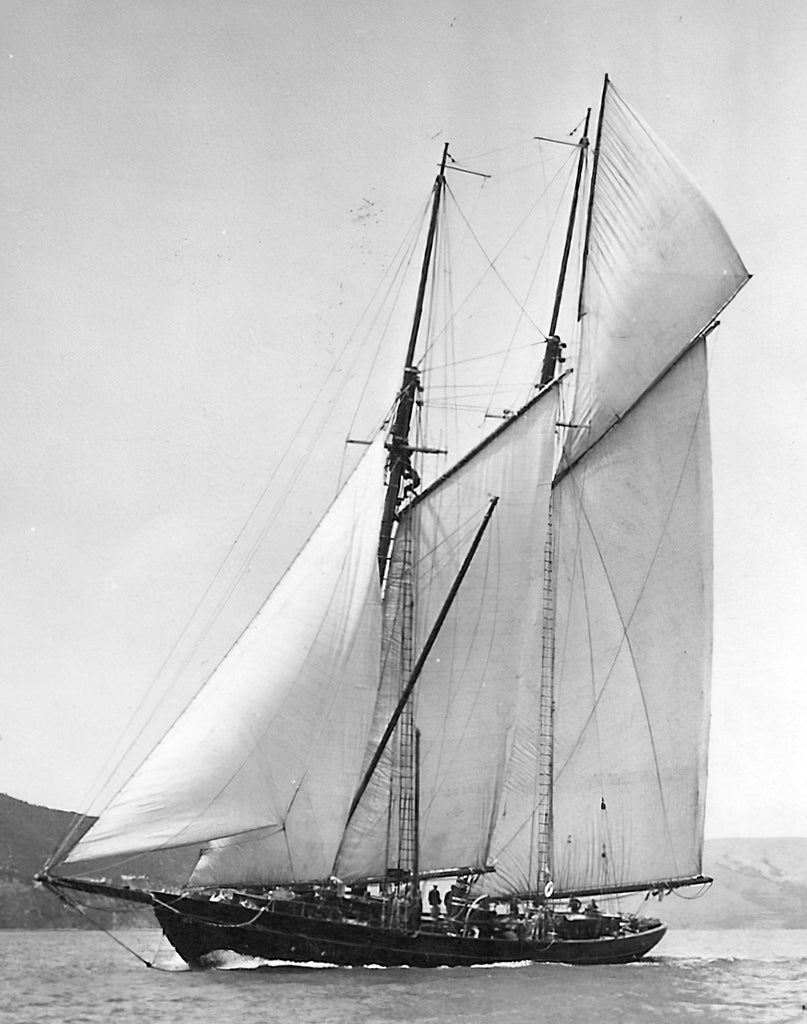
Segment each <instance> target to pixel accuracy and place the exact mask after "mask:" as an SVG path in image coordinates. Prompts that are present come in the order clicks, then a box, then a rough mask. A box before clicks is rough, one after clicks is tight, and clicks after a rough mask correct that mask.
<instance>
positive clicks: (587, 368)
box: [40, 78, 749, 966]
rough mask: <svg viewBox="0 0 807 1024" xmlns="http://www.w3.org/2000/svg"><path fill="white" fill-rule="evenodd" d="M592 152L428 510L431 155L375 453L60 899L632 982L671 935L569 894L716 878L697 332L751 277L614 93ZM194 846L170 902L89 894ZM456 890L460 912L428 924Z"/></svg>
mask: <svg viewBox="0 0 807 1024" xmlns="http://www.w3.org/2000/svg"><path fill="white" fill-rule="evenodd" d="M587 129H588V118H586V126H585V128H584V130H583V134H582V137H581V138H580V140H579V141H578V142H577V143H576V146H577V149H578V160H577V165H576V180H575V187H574V197H573V201H572V210H571V215H570V218H569V224H568V229H567V234H566V240H565V246H564V250H563V257H562V261H561V273H560V280H559V283H558V288H557V293H556V296H555V301H554V306H553V311H552V316H551V321H550V326H549V330H548V332H547V333H546V336H545V343H546V344H545V350H544V352H545V355H544V359H543V364H542V366H541V368H540V376H539V384H538V385H537V386H536V387H537V390H536V392H535V395H534V397H533V398H532V399H531V400H530V401H528V402H527V403H526V404H525V405H523V406H522V407H521V408H520V409H518V410H517V411H515V412H508V413H507V414H506V416H505V417H504V418H503V420H502V422H501V424H500V425H499V426H498V427H497V428H496V429H495V430H494V431H493V432H492V433H491V434H490V435H489V436H488V437H486V438H485V439H484V440H483V441H482V442H481V443H479V444H478V445H477V446H476V447H475V448H473V449H472V451H471V452H470V453H469V454H467V455H466V456H465V457H463V458H462V459H461V460H460V461H459V462H457V463H456V464H455V465H454V466H452V467H451V468H450V469H449V470H448V471H446V472H445V473H443V474H442V475H441V476H440V477H439V478H438V479H436V480H435V481H434V482H432V483H431V484H430V485H429V486H427V487H421V484H420V477H419V474H418V473H417V472H416V470H415V467H414V465H413V456H414V454H415V453H416V451H417V449H418V446H417V445H416V444H415V442H414V441H413V440H412V437H411V427H412V419H413V415H414V412H415V409H416V405H417V403H418V401H419V394H420V390H421V388H422V381H421V371H420V369H419V363H418V345H419V341H420V324H421V318H422V314H423V310H424V304H425V303H426V300H427V293H428V289H429V286H430V281H431V279H432V275H433V256H434V252H435V247H436V241H437V238H438V230H439V227H438V226H439V223H440V209H441V202H442V200H443V196H444V192H445V189H446V174H447V169H450V165H448V164H447V161H448V160H449V159H450V157H449V154H448V147H447V146H446V147H445V148H444V151H443V158H442V164H441V167H440V170H439V173H438V175H437V178H436V181H435V185H434V190H433V196H432V206H431V216H430V221H429V226H428V234H427V240H426V246H425V255H424V259H423V263H422V269H421V274H420V280H419V284H418V291H417V297H416V302H415V315H414V319H413V323H412V327H411V333H410V337H409V344H408V349H407V352H406V357H405V361H404V371H403V380H402V383H401V386H400V390H399V392H398V396H397V401H396V404H395V407H394V412H393V414H392V415H391V417H390V419H389V421H388V424H387V429H386V430H385V431H384V432H382V433H381V434H380V435H379V436H378V437H377V438H376V439H375V440H374V441H373V443H372V444H370V445H369V446H368V447H367V450H366V452H365V454H364V456H363V458H362V460H361V462H360V463H359V465H358V467H357V468H356V470H355V471H354V473H353V474H352V476H351V477H350V478H349V480H348V481H347V483H346V484H345V486H344V487H343V488H342V490H341V491H340V493H339V494H338V496H337V497H336V499H335V501H334V502H333V504H332V505H331V507H330V508H329V510H328V511H327V513H326V514H325V516H324V517H323V519H322V520H321V522H320V523H319V525H318V526H317V528H316V529H315V531H314V533H313V534H312V536H311V537H310V539H309V540H308V542H307V544H306V545H305V547H304V548H303V550H302V551H301V552H300V554H299V555H298V557H297V558H296V560H295V561H294V562H293V563H292V565H291V567H290V568H289V569H288V571H287V572H286V574H285V576H284V577H283V578H282V580H281V581H280V583H279V584H278V585H277V586H276V587H275V589H274V590H273V591H272V593H271V594H270V596H269V597H268V599H267V600H266V602H265V604H264V605H263V607H262V608H261V609H260V611H259V612H258V614H257V615H256V617H255V618H254V619H253V620H252V622H251V623H250V624H249V625H248V626H247V628H246V629H245V631H244V632H243V634H242V635H241V637H240V639H239V640H238V641H237V643H236V644H235V645H234V646H233V647H232V649H231V650H230V652H229V653H228V654H227V656H226V657H225V658H224V659H223V660H222V662H221V663H220V664H219V666H218V667H217V668H216V670H215V671H214V672H213V674H212V675H211V676H210V677H209V679H208V680H207V682H206V683H205V685H204V686H203V687H202V689H201V690H200V691H199V693H198V694H197V695H196V697H195V698H194V700H193V701H192V702H191V703H190V704H189V706H188V707H187V709H186V711H185V713H184V714H183V715H182V716H181V717H180V718H179V719H178V720H177V721H176V722H175V724H174V725H173V726H172V727H171V728H170V729H169V730H168V732H167V733H166V734H165V736H164V737H163V739H162V740H161V741H160V743H159V744H158V745H157V746H156V747H155V749H154V750H153V751H152V752H151V754H150V755H149V756H148V757H147V758H146V759H145V761H144V762H143V763H142V765H141V766H140V767H139V768H138V769H137V770H136V771H135V772H134V774H133V775H132V776H131V778H130V779H129V780H128V782H126V783H125V785H124V786H123V787H122V788H121V789H120V791H119V792H118V794H117V795H116V796H115V797H114V798H113V799H112V801H111V802H110V803H109V805H108V806H107V808H106V809H105V810H104V811H103V813H102V814H101V816H100V817H99V819H98V820H97V821H96V822H95V823H94V824H93V825H92V826H91V827H90V828H89V830H87V831H86V832H85V833H84V835H83V836H82V837H81V838H80V839H78V840H77V841H75V840H74V841H73V845H72V846H68V847H67V848H66V849H62V850H60V851H59V852H58V854H57V855H55V856H54V857H53V858H52V859H51V862H49V864H48V865H47V866H46V868H45V870H44V872H43V874H42V875H41V876H40V878H41V880H42V881H44V882H45V884H46V885H47V886H49V887H50V888H52V889H53V890H54V891H56V892H57V893H62V894H65V893H80V892H88V893H95V894H101V895H109V896H116V897H119V898H123V899H130V900H137V901H139V902H143V903H147V904H148V905H150V906H151V907H152V908H153V910H154V913H155V915H156V917H157V919H158V921H159V923H160V925H161V927H162V928H163V930H164V932H165V934H166V935H167V937H168V938H169V940H170V941H171V943H172V944H173V945H174V947H175V948H176V949H177V951H178V952H179V953H180V955H181V956H182V957H183V958H184V959H186V960H187V961H189V962H198V961H204V959H205V958H206V957H208V956H209V955H210V954H213V953H214V952H215V951H217V950H221V949H225V950H234V951H236V952H239V953H243V954H248V955H252V956H259V957H263V958H267V959H271V960H278V959H280V960H287V961H292V962H308V961H315V962H327V963H336V964H384V965H399V964H408V965H412V966H436V965H458V964H473V963H495V962H499V961H514V960H526V959H529V960H544V961H563V962H570V963H580V964H586V963H619V962H627V961H631V960H635V959H638V958H639V957H641V956H643V955H644V954H645V953H647V952H648V951H649V950H650V949H651V948H652V947H653V946H654V945H655V944H656V943H657V942H658V941H659V940H660V939H661V938H662V936H663V934H664V931H665V929H664V926H663V925H662V924H661V923H660V922H659V921H657V920H656V919H654V918H646V917H640V916H636V915H626V914H622V913H620V912H608V913H604V912H602V911H600V909H599V907H598V906H597V905H596V904H595V903H594V901H592V903H591V904H590V905H589V907H588V909H587V910H586V911H584V910H583V907H582V901H583V900H584V899H587V898H589V897H592V896H599V897H606V898H607V897H611V896H616V895H619V894H624V893H631V892H642V891H647V892H657V891H660V890H668V889H672V888H676V887H679V886H687V885H699V884H703V883H704V882H706V881H708V880H707V879H704V877H703V875H702V873H701V855H702V844H703V839H702V837H703V819H704V804H705V784H706V757H707V745H708V708H709V673H710V656H711V611H712V609H711V602H712V596H711V474H710V447H709V423H708V403H707V365H706V338H707V336H708V334H709V333H710V332H711V330H712V329H713V328H714V326H715V325H716V317H717V316H718V315H719V314H720V312H721V310H722V309H723V308H724V307H725V306H726V305H727V304H728V303H729V302H730V301H731V299H732V298H733V297H734V296H735V295H736V294H737V292H738V291H739V290H740V288H741V287H742V286H743V285H744V284H745V282H746V281H747V280H748V277H749V275H748V273H747V272H746V270H745V267H744V266H743V264H742V262H741V260H740V258H739V256H738V255H737V253H736V251H735V250H734V248H733V246H732V244H731V242H730V240H729V238H728V236H727V234H726V232H725V230H724V229H723V227H722V225H721V224H720V222H719V220H718V219H717V217H716V215H715V213H714V212H713V211H712V209H711V207H710V206H709V205H708V204H707V203H706V201H705V200H704V198H703V197H702V196H701V194H700V193H699V192H698V190H697V189H696V187H695V186H694V184H693V183H692V182H691V180H690V179H689V178H688V176H687V175H686V173H685V172H684V171H683V170H682V169H681V167H680V166H679V165H678V163H677V162H676V161H675V159H674V158H673V157H672V156H671V155H670V154H669V153H668V151H667V150H666V149H665V148H664V147H663V146H662V144H661V143H660V142H659V141H658V140H657V139H656V137H655V136H654V135H653V133H652V132H651V131H650V130H649V129H648V128H647V126H646V125H645V124H644V123H643V122H642V121H641V120H640V119H639V118H638V117H637V115H636V114H635V113H634V112H633V111H632V110H631V108H630V107H629V106H628V105H627V104H626V103H625V101H624V100H623V99H622V97H621V96H620V95H619V93H618V92H617V91H616V90H615V89H614V87H613V85H612V84H611V82H610V81H609V80H608V79H607V78H606V80H605V86H604V89H603V95H602V102H601V109H600V113H599V120H598V125H597V129H596V139H595V146H594V155H593V160H592V161H591V162H589V142H588V138H587V134H588V130H587ZM586 194H587V197H588V201H587V203H584V202H581V198H582V197H583V196H585V195H586ZM584 207H585V211H583V208H584ZM581 212H585V214H586V216H585V228H584V234H583V236H582V238H583V260H582V270H581V275H580V277H581V280H580V286H579V298H578V301H579V308H578V315H577V329H576V331H575V334H574V337H569V338H568V340H567V342H562V341H561V338H560V336H559V334H558V333H557V332H558V318H559V311H560V306H561V300H562V297H563V295H564V292H565V291H566V290H568V284H567V278H568V275H567V271H568V264H569V259H570V251H571V243H572V238H573V236H574V235H575V233H576V232H578V231H579V228H578V226H577V225H578V219H579V218H578V214H579V213H581ZM567 344H568V349H567ZM566 353H568V354H566ZM562 364H563V366H564V367H565V366H566V365H568V369H564V370H563V372H560V371H561V369H562ZM189 766H192V769H193V770H192V771H189ZM193 845H195V846H196V847H197V848H199V849H200V852H199V854H198V857H197V859H196V863H195V866H194V868H193V871H192V873H191V875H190V878H189V879H188V881H187V884H186V885H185V886H183V887H182V888H180V889H176V890H171V891H168V890H162V889H159V890H158V889H153V890H148V891H138V890H130V889H125V888H121V887H120V886H114V885H111V884H108V883H106V882H98V881H94V880H91V879H88V877H87V875H88V874H90V873H91V872H92V869H93V865H98V864H101V863H103V862H104V861H109V860H110V859H111V858H115V857H124V856H129V855H133V854H138V853H143V852H148V851H163V850H171V849H174V848H181V847H189V846H193ZM73 865H77V866H78V867H79V868H80V874H79V875H78V876H73V875H70V874H69V872H70V871H71V870H73ZM65 871H67V872H68V873H65ZM57 872H58V873H57ZM439 878H443V879H453V882H452V884H451V889H450V896H449V897H448V901H447V903H446V909H445V911H443V910H442V909H441V908H438V907H437V906H436V905H434V909H433V913H432V916H430V917H427V916H425V915H424V914H423V911H422V886H423V885H424V882H425V881H426V880H432V879H439Z"/></svg>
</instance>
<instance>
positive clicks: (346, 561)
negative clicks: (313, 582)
mask: <svg viewBox="0 0 807 1024" xmlns="http://www.w3.org/2000/svg"><path fill="white" fill-rule="evenodd" d="M351 554H352V552H351V550H350V548H349V547H348V548H347V549H346V550H345V552H344V554H343V556H342V570H341V571H340V576H339V578H340V580H341V576H342V573H343V572H344V570H345V567H346V566H347V567H349V566H350V562H351ZM337 582H338V581H337ZM324 628H325V623H324V621H323V622H320V624H319V626H318V627H317V631H316V633H315V635H314V639H313V641H312V644H311V646H312V647H313V646H314V645H315V644H316V642H317V640H318V639H319V637H320V634H321V633H322V630H323V629H324ZM242 635H243V633H242ZM239 639H240V637H239ZM237 643H238V640H236V641H235V644H237ZM235 644H233V646H232V647H231V648H230V650H232V649H233V647H235ZM228 653H229V652H228ZM225 657H226V655H225ZM222 660H223V659H222ZM203 689H204V687H202V688H201V689H200V690H199V694H201V692H202V690H203ZM338 691H339V688H338V686H333V687H330V688H329V690H328V692H329V693H330V700H329V701H328V702H327V704H326V712H325V713H324V714H322V715H320V716H319V722H320V728H319V730H318V731H317V732H316V734H315V735H314V736H311V735H309V737H308V738H309V739H310V740H311V745H312V746H313V745H315V744H316V742H317V741H318V740H319V739H320V738H321V736H322V733H323V732H324V731H325V729H326V726H328V725H329V717H330V712H331V710H332V709H333V706H334V704H335V703H336V702H337V700H341V699H343V697H342V695H341V694H339V692H338ZM197 696H198V694H197ZM194 699H195V698H194ZM190 703H193V701H191V702H190ZM188 706H190V704H189V705H188ZM275 718H276V714H275V715H273V716H272V717H271V718H270V719H269V720H268V721H267V723H266V725H265V726H264V728H263V731H262V732H260V733H259V734H258V735H257V736H256V737H255V740H254V742H253V743H252V745H251V746H250V747H248V748H246V749H245V750H242V759H241V762H240V764H238V766H237V767H235V768H234V769H233V771H232V772H231V773H230V775H229V777H228V778H227V779H226V780H225V781H224V782H223V783H222V784H221V785H220V786H219V789H218V790H217V791H215V792H214V793H213V795H212V796H211V797H210V799H209V800H208V802H207V803H206V804H205V805H204V806H203V807H200V809H199V810H198V811H197V813H196V814H195V815H194V816H193V817H192V818H190V819H189V820H188V821H186V822H185V824H184V825H182V827H181V828H180V829H179V830H178V831H176V832H174V833H173V835H172V836H171V837H170V838H169V839H167V840H165V841H164V842H163V843H161V844H160V846H159V847H156V849H170V848H172V847H171V845H170V844H174V845H175V846H176V845H179V846H186V845H190V843H191V842H193V841H194V840H190V841H188V842H183V843H174V840H176V839H178V838H179V836H181V835H182V833H183V832H187V831H188V829H190V828H191V827H192V826H193V825H194V824H196V822H198V821H199V820H200V819H203V818H204V815H205V814H206V813H207V812H208V811H209V810H210V808H211V807H212V806H213V805H214V804H215V803H216V801H217V800H218V799H219V798H220V797H221V795H222V794H223V793H224V792H225V790H226V789H227V788H228V787H229V786H230V784H231V783H232V782H233V781H234V780H235V779H236V778H237V776H238V775H240V773H241V772H242V771H243V769H244V767H245V766H246V764H247V762H248V761H249V759H250V758H251V757H252V755H253V754H254V752H255V751H256V750H257V749H258V747H259V746H260V744H261V743H262V742H263V739H264V737H265V736H266V734H267V732H268V731H269V729H270V728H271V727H272V726H273V725H274V722H275ZM160 742H161V741H160ZM309 749H310V748H309ZM302 781H303V780H302V779H301V780H300V783H299V785H298V787H297V790H299V788H300V786H302ZM295 796H296V792H295ZM292 802H293V800H292ZM290 806H291V805H289V808H287V813H288V811H289V810H290ZM272 824H273V823H272V822H269V823H267V824H265V825H263V826H258V827H265V828H271V827H272ZM283 832H284V834H285V832H286V829H285V819H284V822H283ZM213 838H221V839H226V838H227V836H226V835H225V836H219V837H213ZM289 862H290V863H291V860H290V861H289Z"/></svg>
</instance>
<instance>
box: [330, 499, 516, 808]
mask: <svg viewBox="0 0 807 1024" xmlns="http://www.w3.org/2000/svg"><path fill="white" fill-rule="evenodd" d="M498 502H499V498H498V496H494V497H492V498H491V499H490V503H489V504H488V508H487V510H486V512H485V515H484V517H483V519H482V522H481V523H480V524H479V528H478V529H477V531H476V534H475V535H474V539H473V541H472V543H471V546H470V548H469V549H468V552H467V554H466V555H465V558H464V560H463V562H462V565H461V566H460V570H459V572H458V573H457V576H456V578H455V580H454V582H453V583H452V585H451V589H450V590H449V592H448V595H447V597H446V599H445V601H444V602H443V604H442V607H441V608H440V611H439V613H438V615H437V618H436V619H435V621H434V624H433V626H432V628H431V631H430V633H429V635H428V637H427V638H426V642H425V644H424V645H423V649H422V651H421V652H420V655H419V656H418V659H417V661H416V663H415V666H414V668H413V670H412V674H411V676H410V677H409V682H408V683H407V684H406V686H405V687H404V690H403V693H402V694H401V698H400V700H399V701H398V704H397V705H396V707H395V711H394V712H393V714H392V716H391V717H390V720H389V722H388V723H387V727H386V729H385V730H384V733H383V735H382V737H381V740H380V741H379V743H378V746H377V747H376V750H375V753H374V754H373V757H372V759H371V761H370V765H369V767H368V768H367V771H366V773H365V774H364V776H363V778H362V780H361V783H360V784H359V787H358V789H357V790H356V794H355V796H354V797H353V802H352V803H351V805H350V811H349V812H348V817H347V820H348V822H349V821H350V819H351V818H352V816H353V814H354V812H355V810H356V808H357V807H358V805H359V802H360V801H361V798H362V796H363V795H364V792H365V790H366V789H367V786H368V784H369V782H370V779H371V778H372V776H373V773H374V772H375V769H376V767H377V766H378V763H379V761H380V760H381V756H382V754H383V753H384V750H385V748H386V746H387V744H388V742H389V740H390V737H391V736H392V734H393V732H394V731H395V727H396V726H397V724H398V721H399V720H400V717H401V714H402V713H403V710H404V708H405V706H406V704H407V702H408V701H409V698H410V697H411V696H412V693H413V691H414V688H415V685H416V684H417V681H418V679H419V678H420V675H421V673H422V670H423V667H424V665H425V664H426V661H427V660H428V657H429V654H430V653H431V650H432V647H433V646H434V643H435V641H436V640H437V637H438V636H439V634H440V630H441V629H442V627H443V623H444V622H445V620H446V618H447V616H448V613H449V611H450V609H451V606H452V604H453V603H454V599H455V597H456V596H457V593H458V591H459V589H460V587H461V585H462V582H463V580H464V578H465V576H466V574H467V572H468V569H469V568H470V566H471V563H472V562H473V559H474V556H475V555H476V552H477V550H478V548H479V545H480V544H481V542H482V538H483V536H484V534H485V531H486V529H487V526H488V524H489V523H490V520H491V517H492V516H493V513H494V511H495V509H496V505H497V504H498Z"/></svg>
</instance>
